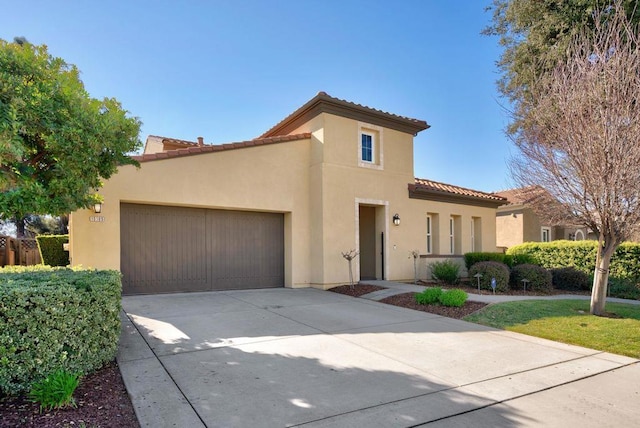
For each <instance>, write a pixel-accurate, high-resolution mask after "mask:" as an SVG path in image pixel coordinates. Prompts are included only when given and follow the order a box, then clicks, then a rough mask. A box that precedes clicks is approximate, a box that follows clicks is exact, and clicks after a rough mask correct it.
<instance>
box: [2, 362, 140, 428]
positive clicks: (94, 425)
mask: <svg viewBox="0 0 640 428" xmlns="http://www.w3.org/2000/svg"><path fill="white" fill-rule="evenodd" d="M73 397H74V399H75V400H76V405H77V406H78V407H77V408H69V409H60V410H52V411H46V410H43V411H42V413H40V408H39V406H38V404H35V403H32V402H31V401H29V400H28V399H27V398H25V397H17V398H15V397H11V398H7V397H5V398H2V399H0V426H1V427H3V428H4V427H33V428H35V427H37V428H54V427H55V428H70V427H82V426H86V427H87V428H140V424H139V423H138V419H137V418H136V415H135V412H134V410H133V406H132V405H131V400H130V399H129V394H127V390H126V389H125V386H124V382H123V381H122V376H121V375H120V369H119V368H118V365H117V363H116V362H115V361H114V362H112V363H109V364H107V365H106V366H105V367H103V368H102V369H100V370H98V371H97V372H95V373H93V374H91V375H88V376H86V377H85V378H82V379H81V380H80V385H78V388H77V389H76V391H75V393H74V394H73Z"/></svg>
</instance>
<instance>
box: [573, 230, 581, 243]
mask: <svg viewBox="0 0 640 428" xmlns="http://www.w3.org/2000/svg"><path fill="white" fill-rule="evenodd" d="M578 233H579V234H580V238H579V239H578ZM573 240H574V241H584V232H583V231H582V230H580V229H578V230H576V233H575V235H574V237H573Z"/></svg>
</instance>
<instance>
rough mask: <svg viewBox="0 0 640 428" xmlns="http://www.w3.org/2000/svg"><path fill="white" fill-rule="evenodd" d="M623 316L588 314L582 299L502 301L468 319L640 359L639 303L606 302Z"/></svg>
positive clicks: (586, 303)
mask: <svg viewBox="0 0 640 428" xmlns="http://www.w3.org/2000/svg"><path fill="white" fill-rule="evenodd" d="M606 310H607V312H608V313H610V314H615V315H616V316H618V317H620V318H606V317H596V316H593V315H589V302H588V301H582V300H528V301H521V302H508V303H499V304H494V305H490V306H487V307H485V308H484V309H482V310H480V311H478V312H476V313H475V314H472V315H469V316H467V317H465V318H464V320H465V321H470V322H474V323H477V324H483V325H487V326H490V327H496V328H500V329H503V330H509V331H515V332H518V333H523V334H528V335H530V336H537V337H542V338H545V339H551V340H555V341H557V342H563V343H569V344H572V345H579V346H585V347H587V348H592V349H597V350H600V351H605V352H612V353H614V354H620V355H627V356H629V357H633V358H640V305H628V304H619V303H607V306H606Z"/></svg>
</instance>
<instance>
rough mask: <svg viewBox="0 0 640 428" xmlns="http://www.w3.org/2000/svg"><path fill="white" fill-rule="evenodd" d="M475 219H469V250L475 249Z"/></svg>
mask: <svg viewBox="0 0 640 428" xmlns="http://www.w3.org/2000/svg"><path fill="white" fill-rule="evenodd" d="M475 226H476V225H475V219H473V218H472V219H471V251H472V252H473V251H475V250H476V228H475Z"/></svg>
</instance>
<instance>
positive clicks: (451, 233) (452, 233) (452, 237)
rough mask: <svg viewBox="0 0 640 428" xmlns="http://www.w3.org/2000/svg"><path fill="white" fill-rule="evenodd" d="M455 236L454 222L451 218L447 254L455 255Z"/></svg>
mask: <svg viewBox="0 0 640 428" xmlns="http://www.w3.org/2000/svg"><path fill="white" fill-rule="evenodd" d="M455 238H456V234H455V221H454V218H453V217H449V254H455V251H456V239H455Z"/></svg>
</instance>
